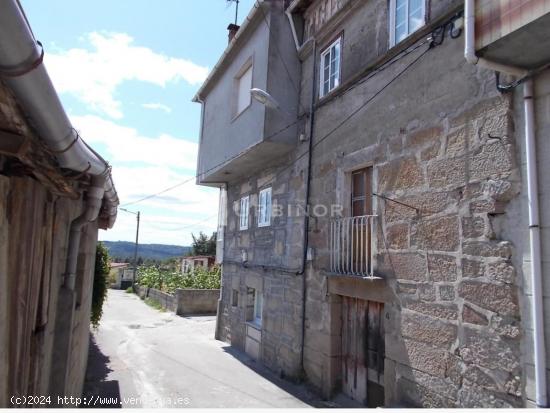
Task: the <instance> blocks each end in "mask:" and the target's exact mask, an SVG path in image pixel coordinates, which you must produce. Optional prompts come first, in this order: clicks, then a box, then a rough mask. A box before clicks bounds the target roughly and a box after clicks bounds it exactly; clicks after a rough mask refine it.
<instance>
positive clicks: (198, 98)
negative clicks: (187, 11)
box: [191, 0, 267, 103]
mask: <svg viewBox="0 0 550 413" xmlns="http://www.w3.org/2000/svg"><path fill="white" fill-rule="evenodd" d="M266 1H267V0H256V2H255V3H254V6H253V7H252V10H250V12H249V13H248V16H246V18H245V21H244V23H243V24H242V25H241V27H240V29H239V30H238V31H237V34H236V35H235V37H234V38H233V40H231V42H230V43H229V44H228V46H227V47H226V49H225V50H224V52H223V54H222V55H221V57H220V58H219V59H218V61H217V63H216V64H215V65H214V67H213V68H212V71H211V72H210V73H209V74H208V77H207V78H206V80H205V81H204V82H203V84H202V86H201V87H200V88H199V90H198V91H197V92H196V93H195V96H193V99H191V101H192V102H196V103H201V102H202V98H203V96H202V95H203V93H204V92H205V91H206V90H207V89H208V88H209V87H210V86H211V85H212V83H213V82H214V81H215V80H216V78H217V76H218V75H219V74H220V72H221V70H222V69H223V66H224V63H225V62H226V58H227V56H228V55H229V54H230V53H231V52H233V51H234V50H235V49H236V48H237V47H239V46H240V42H239V40H240V38H241V37H243V36H245V35H246V34H248V31H249V29H250V28H251V26H252V22H253V21H255V20H256V19H257V18H258V17H259V16H260V13H261V10H260V7H264V4H265V3H266Z"/></svg>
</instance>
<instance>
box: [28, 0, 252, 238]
mask: <svg viewBox="0 0 550 413" xmlns="http://www.w3.org/2000/svg"><path fill="white" fill-rule="evenodd" d="M253 4H254V0H241V2H240V5H239V21H242V20H243V19H244V17H245V16H246V15H247V14H248V12H249V10H250V8H251V7H252V6H253ZM22 5H23V8H24V10H25V12H26V14H27V17H28V19H29V22H30V24H31V27H32V30H33V32H34V34H35V36H36V38H37V39H38V40H40V41H41V42H42V43H43V44H44V47H45V64H46V67H47V69H48V72H49V73H50V77H51V78H52V81H53V83H54V86H55V87H56V89H57V91H58V93H59V95H60V97H61V100H62V102H63V104H64V107H65V110H66V111H67V113H68V115H69V117H70V118H71V121H72V123H73V126H75V128H76V129H78V130H79V131H80V132H81V134H82V136H83V138H84V139H85V140H86V141H87V142H88V143H90V144H91V145H92V146H93V147H94V148H95V149H97V150H98V151H99V152H100V153H101V154H102V155H103V156H104V157H105V159H107V160H109V161H110V162H111V164H112V165H113V175H114V178H115V185H116V187H117V190H118V192H119V195H120V198H121V204H123V205H124V204H125V203H128V202H131V201H134V200H137V199H139V198H141V197H143V196H145V195H148V194H151V193H155V192H158V191H160V190H162V189H164V188H167V187H170V186H172V185H174V184H176V183H178V182H181V181H183V180H185V179H188V178H190V177H192V176H193V175H194V174H195V163H196V151H197V141H198V135H199V124H200V106H199V105H198V104H196V103H192V102H191V99H192V97H193V96H194V94H195V92H196V91H197V90H198V88H199V87H200V85H201V83H202V81H203V80H204V79H205V77H206V76H207V74H208V72H209V71H210V70H211V69H212V67H213V66H214V65H215V63H216V62H217V60H218V58H219V56H220V55H221V54H222V52H223V50H224V49H225V47H226V46H227V30H226V28H227V25H228V24H229V23H231V22H233V20H234V13H235V9H234V7H235V6H234V5H231V6H228V3H227V2H226V0H162V1H152V0H116V1H113V0H108V1H107V0H94V1H85V0H79V1H74V0H48V1H44V0H22ZM217 202H218V191H217V190H216V189H210V188H202V187H197V186H195V185H194V183H188V184H186V185H183V186H181V187H179V188H177V189H175V190H173V191H170V192H168V193H166V194H164V195H163V196H160V197H157V198H153V199H150V200H147V201H144V202H141V203H137V204H133V205H129V206H127V209H130V210H133V211H136V210H140V211H141V213H142V216H143V219H142V230H141V231H140V238H141V242H144V243H167V244H180V245H187V244H189V242H190V239H191V236H190V233H191V232H195V233H197V232H198V231H199V230H203V231H205V232H212V231H214V230H215V227H216V216H217V207H218V205H217ZM134 236H135V217H134V216H133V215H131V214H128V213H125V212H123V211H119V218H118V220H117V223H116V225H115V227H114V228H113V229H111V230H110V231H106V232H105V231H101V232H100V239H106V240H107V239H108V240H133V238H134Z"/></svg>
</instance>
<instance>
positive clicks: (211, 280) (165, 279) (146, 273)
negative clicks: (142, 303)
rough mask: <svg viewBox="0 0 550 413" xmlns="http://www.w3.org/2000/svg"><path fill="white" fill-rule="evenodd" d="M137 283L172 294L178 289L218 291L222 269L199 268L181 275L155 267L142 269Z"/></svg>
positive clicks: (139, 271)
mask: <svg viewBox="0 0 550 413" xmlns="http://www.w3.org/2000/svg"><path fill="white" fill-rule="evenodd" d="M137 283H138V284H139V285H142V286H144V287H149V288H155V289H157V290H160V291H164V292H166V293H170V294H171V293H173V292H174V291H176V289H177V288H184V289H198V290H216V289H219V288H220V284H221V269H220V268H219V267H217V266H215V267H213V268H211V269H206V268H202V267H198V268H196V269H194V270H193V271H192V272H190V273H189V274H181V273H180V272H177V271H171V270H167V269H162V268H158V267H154V266H149V267H140V268H138V277H137Z"/></svg>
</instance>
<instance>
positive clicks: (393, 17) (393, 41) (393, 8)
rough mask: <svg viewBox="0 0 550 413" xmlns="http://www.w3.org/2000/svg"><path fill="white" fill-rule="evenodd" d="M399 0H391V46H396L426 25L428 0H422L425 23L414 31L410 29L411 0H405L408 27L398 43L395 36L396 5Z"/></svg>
mask: <svg viewBox="0 0 550 413" xmlns="http://www.w3.org/2000/svg"><path fill="white" fill-rule="evenodd" d="M396 1H397V0H390V8H389V14H390V16H389V17H390V19H389V28H390V33H389V34H390V48H391V47H393V46H395V45H396V44H398V43H401V42H402V41H403V40H405V39H406V38H407V37H409V36H410V35H411V34H413V33H414V32H416V31H418V30H419V29H421V28H422V27H424V26H425V25H426V0H422V20H423V24H422V25H420V26H418V27H417V28H416V29H415V30H413V31H410V29H409V4H410V2H411V0H405V1H406V9H407V10H406V12H405V16H406V19H407V20H406V22H405V24H406V27H407V30H406V31H407V35H406V36H405V37H404V38H403V39H401V40H400V41H399V42H397V43H396V38H395V24H396V11H397V9H396V7H397V3H396Z"/></svg>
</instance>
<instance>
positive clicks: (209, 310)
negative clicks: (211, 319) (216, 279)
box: [134, 285, 220, 315]
mask: <svg viewBox="0 0 550 413" xmlns="http://www.w3.org/2000/svg"><path fill="white" fill-rule="evenodd" d="M134 289H135V292H136V294H137V295H138V296H139V298H141V299H142V300H144V299H146V298H150V299H152V300H155V301H156V302H157V303H159V304H160V305H161V306H162V308H164V309H165V310H168V311H171V312H173V313H176V314H177V315H199V314H216V312H217V307H218V300H219V298H220V290H187V289H182V288H178V289H177V290H176V292H175V294H168V293H165V292H162V291H159V290H156V289H154V288H148V287H143V286H139V285H136V286H135V287H134Z"/></svg>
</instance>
